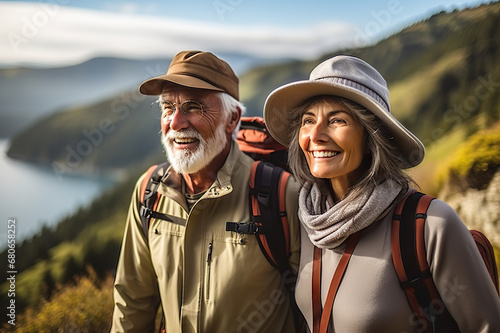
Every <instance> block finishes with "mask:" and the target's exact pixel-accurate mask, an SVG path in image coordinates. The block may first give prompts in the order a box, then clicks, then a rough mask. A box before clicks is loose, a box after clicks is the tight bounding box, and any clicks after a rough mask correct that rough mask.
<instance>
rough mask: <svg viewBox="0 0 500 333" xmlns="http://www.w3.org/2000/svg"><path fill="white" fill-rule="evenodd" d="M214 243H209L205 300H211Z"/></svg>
mask: <svg viewBox="0 0 500 333" xmlns="http://www.w3.org/2000/svg"><path fill="white" fill-rule="evenodd" d="M213 247H214V244H213V241H212V242H210V243H208V253H207V272H206V274H205V299H207V300H208V299H210V274H211V271H212V269H211V266H212V251H213Z"/></svg>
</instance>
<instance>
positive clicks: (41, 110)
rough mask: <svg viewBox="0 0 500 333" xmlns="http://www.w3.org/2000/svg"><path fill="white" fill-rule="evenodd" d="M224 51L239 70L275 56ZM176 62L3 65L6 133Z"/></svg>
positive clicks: (128, 86) (0, 120)
mask: <svg viewBox="0 0 500 333" xmlns="http://www.w3.org/2000/svg"><path fill="white" fill-rule="evenodd" d="M220 56H221V57H224V59H226V60H227V61H229V62H230V63H231V65H232V66H233V68H234V70H235V71H236V72H238V74H241V73H242V72H244V71H246V70H247V69H248V68H250V67H252V66H255V65H258V64H262V63H263V62H269V61H270V60H268V59H264V58H257V57H253V56H248V55H241V54H236V53H222V54H220ZM170 61H171V58H152V59H143V60H140V59H139V60H136V59H118V58H95V59H91V60H89V61H86V62H84V63H81V64H78V65H74V66H69V67H60V68H1V69H0V100H1V104H0V137H3V138H6V137H11V136H13V135H15V134H17V132H18V131H19V130H21V129H23V128H26V127H27V126H29V125H30V124H32V123H33V122H34V121H35V120H39V119H42V118H44V117H46V116H48V115H49V114H51V113H56V112H60V111H65V110H66V109H67V108H71V107H74V106H81V105H91V104H93V103H98V102H100V101H102V100H105V99H108V98H109V97H110V96H116V95H119V94H121V93H123V92H127V91H133V90H135V89H137V86H138V85H139V84H140V83H141V82H142V81H144V80H146V79H148V78H150V77H153V76H157V75H161V74H165V73H166V71H167V68H168V64H169V63H170Z"/></svg>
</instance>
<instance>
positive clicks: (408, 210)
mask: <svg viewBox="0 0 500 333" xmlns="http://www.w3.org/2000/svg"><path fill="white" fill-rule="evenodd" d="M433 199H434V198H433V197H432V196H429V195H425V194H423V193H420V192H415V191H413V192H411V193H410V194H409V195H407V197H406V198H404V199H403V200H402V201H401V202H400V203H399V204H398V206H397V207H396V209H395V210H394V216H393V221H392V230H391V233H392V234H391V243H392V244H391V247H392V260H393V263H394V268H395V270H396V273H397V275H398V278H399V281H400V284H401V287H402V288H403V290H404V292H405V294H406V298H407V300H408V304H409V305H410V308H411V309H412V311H413V313H414V315H415V316H416V318H417V319H418V323H420V325H421V327H420V328H419V331H421V332H440V331H442V330H443V329H446V331H447V332H457V331H458V327H457V324H456V322H455V321H454V319H453V317H451V315H450V313H449V312H448V310H447V309H446V307H445V306H444V304H443V302H442V300H441V297H440V295H439V292H438V290H437V288H436V286H435V284H434V281H433V280H432V274H431V272H430V268H429V264H428V262H427V254H426V249H425V239H424V232H425V228H424V226H425V221H426V218H427V210H428V208H429V205H430V203H431V201H432V200H433Z"/></svg>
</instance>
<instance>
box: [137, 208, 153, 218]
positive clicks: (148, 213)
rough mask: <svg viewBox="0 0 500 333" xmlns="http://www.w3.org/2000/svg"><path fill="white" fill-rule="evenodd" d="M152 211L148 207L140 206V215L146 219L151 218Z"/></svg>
mask: <svg viewBox="0 0 500 333" xmlns="http://www.w3.org/2000/svg"><path fill="white" fill-rule="evenodd" d="M152 213H153V211H152V210H151V209H149V208H148V207H146V206H141V211H140V214H141V215H142V216H144V217H145V218H147V219H149V218H151V215H152Z"/></svg>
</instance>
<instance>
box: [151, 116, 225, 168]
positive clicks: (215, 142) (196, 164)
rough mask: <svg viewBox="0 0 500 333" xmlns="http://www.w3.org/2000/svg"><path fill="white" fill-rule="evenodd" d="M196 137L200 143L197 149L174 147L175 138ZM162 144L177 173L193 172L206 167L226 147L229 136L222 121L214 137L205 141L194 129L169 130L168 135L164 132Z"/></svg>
mask: <svg viewBox="0 0 500 333" xmlns="http://www.w3.org/2000/svg"><path fill="white" fill-rule="evenodd" d="M177 138H196V139H197V140H199V145H198V147H197V148H196V150H194V151H191V150H190V149H177V148H175V147H174V139H177ZM161 141H162V144H163V147H164V148H165V152H166V155H167V158H168V160H169V161H170V164H171V165H172V167H173V168H174V170H175V171H176V172H177V173H184V174H192V173H196V172H198V171H200V170H201V169H203V168H204V167H206V166H207V165H208V164H209V163H210V162H212V160H213V159H214V158H215V157H216V156H217V155H219V154H220V153H221V152H222V150H224V148H225V147H226V143H227V136H226V133H225V131H224V123H222V122H221V123H220V124H219V125H218V126H217V128H216V129H215V133H214V135H213V137H212V138H210V139H209V140H207V141H205V139H204V138H203V137H202V136H201V134H200V132H198V131H196V130H194V129H187V130H182V131H174V130H169V131H168V132H167V135H164V134H162V140H161Z"/></svg>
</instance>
